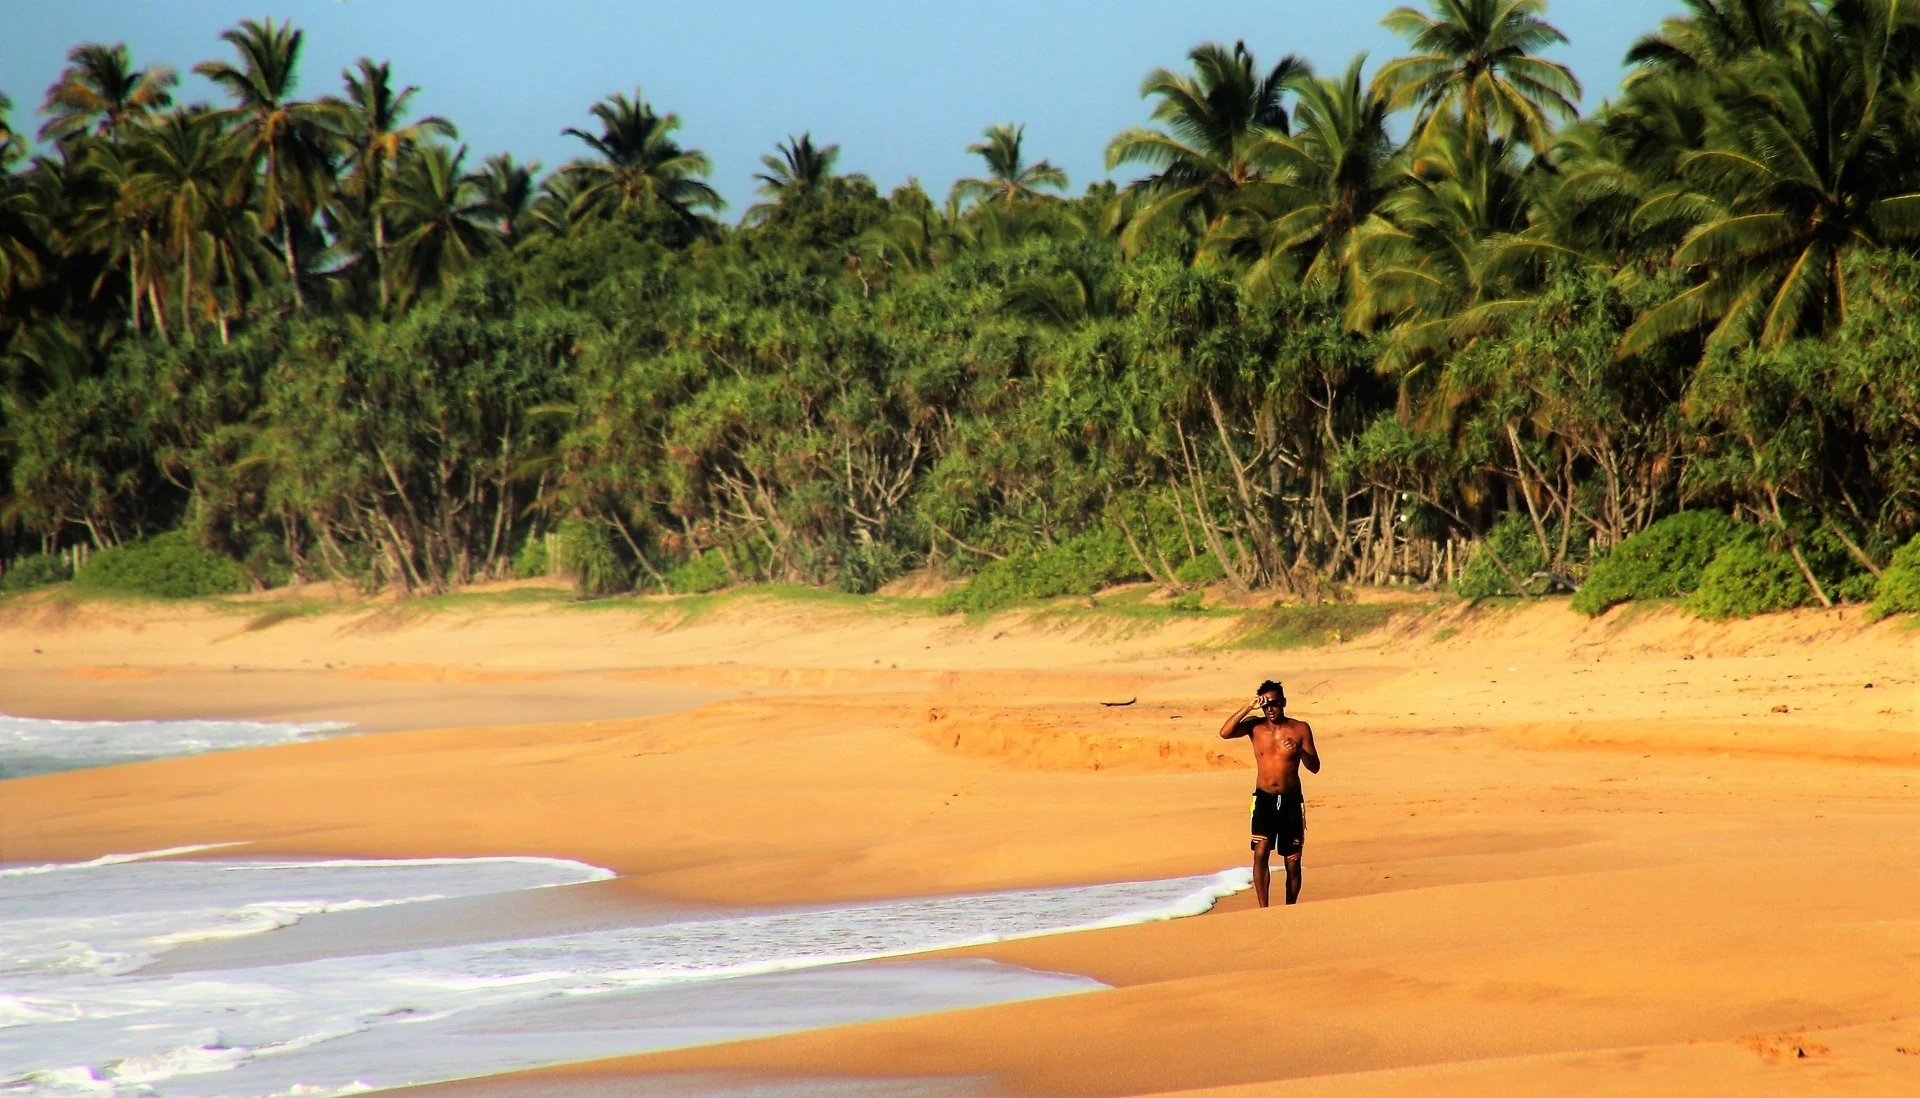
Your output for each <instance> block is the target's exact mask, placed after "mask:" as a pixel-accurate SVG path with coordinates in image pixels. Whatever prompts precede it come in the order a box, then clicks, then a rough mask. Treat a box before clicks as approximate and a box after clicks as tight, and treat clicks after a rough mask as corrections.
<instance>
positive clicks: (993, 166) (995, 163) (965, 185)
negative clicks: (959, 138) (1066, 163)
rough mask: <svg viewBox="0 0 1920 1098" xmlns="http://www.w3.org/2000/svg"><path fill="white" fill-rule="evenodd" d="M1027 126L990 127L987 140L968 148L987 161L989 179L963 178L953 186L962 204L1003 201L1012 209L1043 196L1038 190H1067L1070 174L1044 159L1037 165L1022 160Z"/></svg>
mask: <svg viewBox="0 0 1920 1098" xmlns="http://www.w3.org/2000/svg"><path fill="white" fill-rule="evenodd" d="M1026 133H1027V126H1026V123H1024V122H1022V123H1019V124H1017V125H1005V126H1001V125H994V126H988V127H987V128H986V129H985V130H982V131H981V136H983V137H985V138H986V140H985V141H981V142H977V143H975V144H972V145H968V146H967V151H968V152H970V153H974V154H976V155H978V156H979V157H980V158H981V159H982V160H985V161H986V162H987V177H986V178H985V179H962V180H960V181H958V182H956V183H955V184H954V185H953V193H954V195H955V196H956V197H958V198H959V199H960V200H961V201H963V202H964V201H966V200H968V199H973V200H976V201H980V202H999V203H1000V204H1002V205H1006V206H1011V205H1013V204H1014V203H1016V202H1028V201H1032V200H1033V199H1035V198H1038V197H1039V196H1040V192H1039V191H1038V189H1037V188H1040V187H1052V188H1054V189H1055V190H1065V189H1066V186H1067V173H1066V172H1063V171H1061V170H1060V169H1059V168H1056V167H1054V166H1053V164H1052V163H1051V162H1049V161H1045V160H1042V161H1040V162H1038V163H1036V164H1027V163H1025V162H1024V161H1023V159H1022V153H1021V148H1020V146H1021V144H1022V143H1023V142H1024V140H1025V139H1026Z"/></svg>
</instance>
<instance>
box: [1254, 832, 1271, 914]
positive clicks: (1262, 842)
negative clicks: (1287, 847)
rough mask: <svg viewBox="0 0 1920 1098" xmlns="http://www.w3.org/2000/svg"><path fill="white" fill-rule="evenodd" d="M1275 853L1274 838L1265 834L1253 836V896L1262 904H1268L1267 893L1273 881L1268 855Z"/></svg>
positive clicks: (1262, 905) (1263, 905)
mask: <svg viewBox="0 0 1920 1098" xmlns="http://www.w3.org/2000/svg"><path fill="white" fill-rule="evenodd" d="M1272 853H1273V840H1272V839H1270V838H1268V837H1267V836H1265V835H1255V836H1254V837H1253V898H1254V899H1256V900H1259V901H1260V906H1261V907H1265V906H1267V894H1268V892H1269V891H1270V889H1271V887H1272V883H1273V874H1272V871H1271V870H1269V869H1268V868H1267V856H1268V855H1270V854H1272Z"/></svg>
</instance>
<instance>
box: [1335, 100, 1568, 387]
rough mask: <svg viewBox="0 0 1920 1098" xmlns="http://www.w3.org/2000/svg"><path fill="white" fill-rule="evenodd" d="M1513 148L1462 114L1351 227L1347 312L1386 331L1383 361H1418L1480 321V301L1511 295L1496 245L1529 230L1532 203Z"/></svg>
mask: <svg viewBox="0 0 1920 1098" xmlns="http://www.w3.org/2000/svg"><path fill="white" fill-rule="evenodd" d="M1516 153H1517V149H1516V146H1514V145H1512V144H1509V143H1508V142H1507V141H1505V140H1502V139H1500V138H1494V139H1492V140H1487V139H1485V137H1484V135H1481V136H1476V135H1475V134H1473V133H1472V132H1463V130H1462V123H1460V122H1458V121H1456V122H1454V123H1453V124H1452V125H1449V126H1445V127H1443V128H1438V129H1433V128H1429V130H1428V131H1427V133H1426V134H1425V136H1423V137H1422V138H1421V139H1420V142H1419V144H1418V145H1417V146H1416V147H1415V148H1414V149H1413V150H1412V159H1411V161H1410V162H1409V164H1408V166H1407V168H1406V170H1405V171H1404V173H1402V175H1401V177H1400V179H1399V180H1398V185H1397V186H1396V187H1395V189H1394V191H1393V193H1392V195H1390V196H1389V197H1388V198H1386V199H1385V200H1384V201H1382V202H1381V204H1380V207H1379V215H1380V216H1378V217H1375V218H1372V219H1369V220H1368V222H1367V223H1366V224H1365V225H1364V226H1362V227H1361V229H1360V230H1359V231H1358V232H1356V233H1355V234H1354V239H1353V240H1352V242H1351V245H1350V247H1351V249H1352V259H1353V261H1354V262H1355V263H1357V264H1358V266H1359V279H1358V284H1357V292H1356V293H1354V294H1353V296H1352V298H1351V300H1350V304H1349V306H1348V316H1349V319H1350V321H1351V322H1352V323H1354V324H1355V326H1357V327H1361V328H1371V327H1375V326H1384V327H1385V328H1386V329H1387V330H1388V336H1387V340H1386V344H1385V346H1384V347H1383V349H1382V352H1381V356H1380V362H1379V365H1380V367H1381V368H1382V369H1385V370H1390V371H1402V370H1408V369H1411V368H1414V367H1418V366H1419V365H1421V364H1422V363H1423V362H1424V361H1426V360H1427V359H1429V358H1430V357H1431V356H1432V355H1433V354H1435V353H1437V352H1439V351H1441V350H1443V349H1444V348H1445V347H1446V346H1447V345H1448V343H1449V341H1450V340H1452V339H1453V338H1454V337H1455V336H1456V335H1459V334H1461V333H1462V331H1463V329H1467V328H1470V327H1471V326H1472V325H1473V324H1474V323H1475V321H1476V320H1477V319H1479V318H1478V317H1477V316H1476V314H1475V310H1476V308H1477V307H1479V306H1483V305H1486V304H1488V303H1489V302H1491V301H1495V300H1502V299H1505V298H1506V297H1508V295H1507V294H1506V293H1505V292H1503V291H1504V289H1505V287H1504V286H1503V285H1501V284H1500V277H1501V275H1502V274H1504V273H1506V269H1505V268H1504V267H1503V266H1502V265H1501V264H1500V263H1499V262H1497V261H1498V260H1499V259H1501V258H1503V255H1502V252H1501V250H1500V249H1499V247H1498V245H1500V244H1503V243H1509V242H1511V241H1512V239H1513V238H1514V237H1515V236H1516V235H1517V234H1518V233H1520V232H1522V231H1524V230H1525V229H1526V228H1527V224H1528V216H1529V214H1530V212H1531V210H1532V208H1533V205H1534V194H1533V188H1532V187H1531V186H1530V185H1529V179H1528V177H1527V176H1526V175H1525V174H1524V173H1523V172H1522V171H1521V170H1520V168H1519V167H1518V165H1517V164H1516V163H1515V160H1516Z"/></svg>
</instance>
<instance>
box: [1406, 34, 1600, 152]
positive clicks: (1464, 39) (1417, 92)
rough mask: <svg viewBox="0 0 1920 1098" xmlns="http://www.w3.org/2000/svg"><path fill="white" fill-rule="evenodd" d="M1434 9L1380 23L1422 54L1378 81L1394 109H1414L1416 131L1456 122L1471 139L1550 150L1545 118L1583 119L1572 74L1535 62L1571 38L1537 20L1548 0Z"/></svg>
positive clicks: (1549, 125) (1549, 129)
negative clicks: (1493, 138)
mask: <svg viewBox="0 0 1920 1098" xmlns="http://www.w3.org/2000/svg"><path fill="white" fill-rule="evenodd" d="M1431 3H1432V6H1433V12H1434V14H1433V15H1427V14H1425V13H1423V12H1420V11H1416V10H1414V9H1413V8H1408V7H1400V8H1395V9H1394V10H1393V11H1392V12H1389V13H1388V14H1387V17H1386V18H1385V19H1382V20H1381V21H1380V22H1381V25H1382V26H1384V27H1386V28H1387V29H1388V30H1390V31H1393V32H1394V33H1395V34H1398V35H1400V36H1401V37H1403V38H1405V39H1406V40H1407V41H1408V43H1409V44H1411V45H1412V47H1413V48H1414V50H1415V51H1417V52H1416V53H1415V55H1414V56H1412V57H1401V58H1397V59H1395V60H1393V61H1390V62H1388V63H1387V64H1386V65H1385V66H1384V67H1382V68H1381V70H1380V73H1379V75H1378V76H1376V77H1375V79H1376V80H1379V81H1380V83H1381V85H1382V86H1383V87H1385V88H1386V89H1388V91H1389V94H1390V95H1391V96H1392V98H1393V105H1394V107H1395V109H1399V108H1402V107H1415V108H1417V109H1418V112H1419V113H1418V115H1417V121H1416V122H1415V128H1416V129H1418V130H1424V129H1426V128H1428V127H1429V126H1432V125H1433V124H1434V123H1435V121H1436V120H1438V119H1441V118H1453V119H1457V120H1459V121H1461V122H1463V123H1464V124H1465V126H1466V132H1467V134H1468V136H1469V137H1475V136H1484V135H1489V134H1491V135H1497V136H1500V137H1504V138H1508V139H1510V140H1515V141H1521V142H1524V143H1526V144H1528V145H1531V146H1533V148H1534V150H1535V151H1536V152H1545V151H1546V149H1547V146H1548V144H1549V143H1550V140H1551V137H1552V132H1553V126H1552V123H1551V122H1550V121H1549V119H1548V116H1549V115H1552V116H1556V117H1558V118H1560V119H1562V120H1565V119H1571V118H1576V117H1578V116H1579V114H1580V108H1579V107H1578V106H1577V105H1576V104H1575V100H1577V99H1578V98H1579V97H1580V81H1579V80H1577V79H1575V78H1574V75H1573V71H1572V70H1571V69H1569V68H1567V67H1566V66H1565V65H1562V64H1559V63H1557V62H1553V61H1546V60H1542V59H1541V58H1539V57H1537V56H1535V55H1536V54H1537V53H1538V52H1539V51H1540V50H1542V49H1544V48H1546V47H1548V46H1554V45H1561V44H1564V43H1565V42H1566V40H1567V36H1566V35H1564V34H1562V33H1560V30H1559V28H1557V27H1555V26H1554V25H1553V24H1551V23H1548V22H1546V21H1545V20H1544V19H1542V18H1540V16H1541V14H1542V13H1544V12H1545V11H1546V8H1547V5H1546V0H1431Z"/></svg>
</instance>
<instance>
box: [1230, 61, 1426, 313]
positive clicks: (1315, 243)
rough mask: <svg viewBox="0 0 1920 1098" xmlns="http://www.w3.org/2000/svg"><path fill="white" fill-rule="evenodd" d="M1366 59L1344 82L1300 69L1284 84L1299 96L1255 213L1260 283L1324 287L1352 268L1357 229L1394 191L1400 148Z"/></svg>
mask: <svg viewBox="0 0 1920 1098" xmlns="http://www.w3.org/2000/svg"><path fill="white" fill-rule="evenodd" d="M1365 64H1366V55H1365V54H1361V55H1359V56H1357V57H1355V58H1354V59H1353V61H1352V62H1351V63H1349V64H1348V66H1347V71H1346V72H1345V73H1344V74H1342V75H1341V76H1340V77H1339V78H1337V79H1334V78H1327V77H1319V76H1315V75H1313V73H1312V72H1310V71H1307V70H1305V69H1302V70H1300V71H1298V72H1295V73H1293V74H1292V75H1291V76H1289V77H1288V79H1287V80H1286V88H1287V90H1289V91H1291V92H1292V93H1293V94H1294V96H1295V98H1296V102H1295V106H1294V108H1293V132H1292V133H1291V134H1286V135H1275V136H1274V137H1273V138H1271V142H1270V153H1269V154H1267V157H1268V158H1270V159H1271V161H1272V164H1273V169H1272V175H1271V177H1270V182H1269V185H1268V186H1267V187H1265V188H1263V190H1264V191H1265V192H1266V194H1264V195H1263V196H1262V197H1263V199H1264V202H1263V203H1262V204H1265V205H1269V206H1271V208H1270V209H1266V210H1259V211H1257V216H1256V221H1257V222H1259V228H1258V230H1257V233H1256V235H1257V238H1258V243H1259V246H1260V253H1261V255H1262V258H1261V260H1260V261H1259V262H1258V263H1257V264H1256V265H1255V267H1254V270H1253V272H1252V273H1253V276H1254V279H1255V282H1256V283H1260V282H1264V281H1270V280H1273V279H1274V278H1276V277H1279V276H1281V275H1283V274H1284V275H1297V276H1298V277H1299V278H1300V279H1302V280H1304V281H1307V282H1325V281H1330V280H1333V279H1337V278H1340V277H1342V275H1343V274H1344V273H1345V272H1347V271H1349V270H1350V268H1351V264H1350V262H1349V258H1350V255H1349V252H1350V249H1349V244H1350V242H1351V241H1352V238H1353V234H1354V231H1355V230H1356V229H1358V228H1359V227H1360V226H1361V225H1363V224H1365V223H1366V222H1367V221H1368V220H1369V219H1371V218H1373V217H1374V216H1375V215H1376V211H1377V210H1378V209H1379V207H1380V204H1381V202H1382V201H1384V200H1385V199H1386V197H1387V196H1388V194H1389V193H1390V192H1391V191H1392V189H1393V186H1394V180H1393V178H1392V176H1391V174H1390V173H1389V170H1388V169H1389V165H1390V163H1391V162H1392V159H1393V156H1394V152H1395V148H1394V141H1393V137H1392V135H1391V134H1389V133H1388V132H1387V117H1388V115H1389V114H1390V113H1391V107H1390V104H1389V103H1388V101H1387V97H1386V96H1385V95H1384V94H1383V93H1382V92H1381V90H1380V89H1379V88H1378V87H1377V86H1375V87H1371V88H1370V87H1368V86H1367V85H1366V84H1365V83H1364V82H1363V81H1362V80H1361V72H1362V70H1363V69H1364V67H1365Z"/></svg>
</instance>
